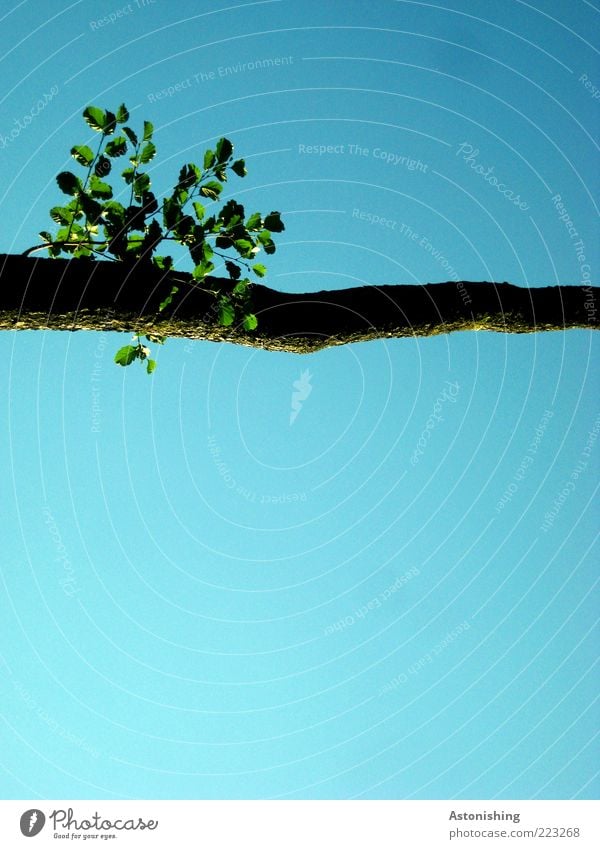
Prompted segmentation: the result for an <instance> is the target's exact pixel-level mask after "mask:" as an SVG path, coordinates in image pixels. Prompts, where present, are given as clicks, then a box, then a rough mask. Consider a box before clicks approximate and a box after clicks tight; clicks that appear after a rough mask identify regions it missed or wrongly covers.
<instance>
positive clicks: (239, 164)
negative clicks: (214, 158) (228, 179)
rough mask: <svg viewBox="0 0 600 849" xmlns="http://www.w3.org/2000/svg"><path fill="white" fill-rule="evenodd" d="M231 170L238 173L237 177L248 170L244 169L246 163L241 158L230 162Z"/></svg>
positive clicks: (243, 175)
mask: <svg viewBox="0 0 600 849" xmlns="http://www.w3.org/2000/svg"><path fill="white" fill-rule="evenodd" d="M231 170H232V171H233V172H234V173H235V174H237V175H238V177H245V176H246V174H247V173H248V171H247V170H246V163H245V162H244V160H243V159H236V160H235V162H232V163H231Z"/></svg>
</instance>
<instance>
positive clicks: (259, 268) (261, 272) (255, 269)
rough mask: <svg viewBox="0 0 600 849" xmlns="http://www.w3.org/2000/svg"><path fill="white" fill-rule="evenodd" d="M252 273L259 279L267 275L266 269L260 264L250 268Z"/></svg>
mask: <svg viewBox="0 0 600 849" xmlns="http://www.w3.org/2000/svg"><path fill="white" fill-rule="evenodd" d="M252 271H253V272H254V273H255V274H257V275H258V276H259V277H264V276H265V274H266V273H267V268H266V266H264V265H263V264H262V263H260V262H257V263H256V265H253V266H252Z"/></svg>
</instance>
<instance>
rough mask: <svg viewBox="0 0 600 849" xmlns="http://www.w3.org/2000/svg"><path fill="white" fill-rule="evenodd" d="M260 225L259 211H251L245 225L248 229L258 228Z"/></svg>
mask: <svg viewBox="0 0 600 849" xmlns="http://www.w3.org/2000/svg"><path fill="white" fill-rule="evenodd" d="M261 225H262V218H261V217H260V212H255V213H253V214H252V215H251V216H250V218H249V219H248V220H247V221H246V227H247V228H248V230H260V228H261Z"/></svg>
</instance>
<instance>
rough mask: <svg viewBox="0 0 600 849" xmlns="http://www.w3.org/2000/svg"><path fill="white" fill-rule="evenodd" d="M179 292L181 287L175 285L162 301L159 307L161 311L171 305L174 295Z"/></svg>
mask: <svg viewBox="0 0 600 849" xmlns="http://www.w3.org/2000/svg"><path fill="white" fill-rule="evenodd" d="M177 292H179V288H178V287H177V286H173V288H172V289H171V292H170V294H168V295H167V297H166V298H165V299H164V301H161V302H160V304H159V307H158V311H159V312H162V311H163V310H164V309H165V308H166V307H168V306H169V304H170V303H171V301H172V300H173V296H174V295H176V294H177Z"/></svg>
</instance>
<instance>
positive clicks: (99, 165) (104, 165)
mask: <svg viewBox="0 0 600 849" xmlns="http://www.w3.org/2000/svg"><path fill="white" fill-rule="evenodd" d="M111 168H112V165H111V162H110V159H107V158H106V156H100V157H98V161H97V162H96V164H95V165H94V174H95V175H96V177H108V175H109V174H110V169H111Z"/></svg>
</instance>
